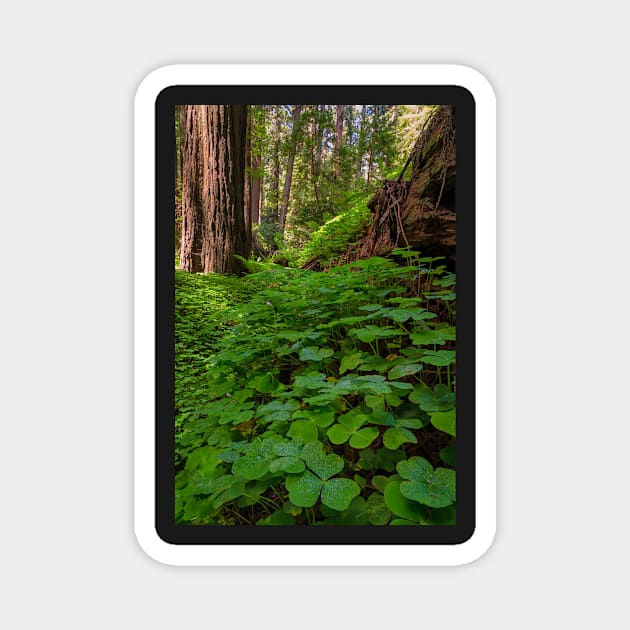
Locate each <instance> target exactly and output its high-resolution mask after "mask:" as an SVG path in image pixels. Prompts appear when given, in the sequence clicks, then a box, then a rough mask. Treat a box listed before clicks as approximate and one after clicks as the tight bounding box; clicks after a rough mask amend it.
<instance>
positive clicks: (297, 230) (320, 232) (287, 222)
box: [175, 105, 454, 273]
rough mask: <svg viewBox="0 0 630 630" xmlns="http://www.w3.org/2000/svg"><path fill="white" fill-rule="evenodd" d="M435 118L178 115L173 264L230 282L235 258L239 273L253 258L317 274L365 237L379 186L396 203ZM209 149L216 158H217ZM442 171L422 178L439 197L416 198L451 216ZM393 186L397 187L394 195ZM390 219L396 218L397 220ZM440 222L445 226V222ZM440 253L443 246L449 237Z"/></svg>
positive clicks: (373, 112)
mask: <svg viewBox="0 0 630 630" xmlns="http://www.w3.org/2000/svg"><path fill="white" fill-rule="evenodd" d="M439 109H440V108H438V107H435V106H424V105H256V106H244V105H236V106H178V107H177V108H176V115H175V126H176V144H177V146H176V150H177V170H176V199H175V209H176V210H175V216H176V228H175V233H176V243H175V256H176V264H177V266H178V267H179V268H181V269H183V270H186V271H195V272H198V271H204V272H209V271H215V272H223V273H240V272H242V271H244V269H245V267H246V264H247V263H245V261H244V260H242V259H249V260H250V265H249V267H250V270H251V269H252V267H253V266H254V265H253V263H254V262H256V261H261V260H266V261H271V262H273V263H277V264H281V265H284V266H302V265H305V264H308V263H309V262H311V264H313V263H314V268H317V267H319V266H320V265H321V264H324V265H325V264H327V263H328V261H330V259H333V258H335V257H337V256H340V255H342V254H344V253H345V252H346V251H347V249H348V247H349V246H351V245H352V244H353V243H354V242H356V241H357V240H358V239H359V238H361V237H363V236H364V235H365V233H366V232H367V230H368V227H369V225H370V223H371V222H372V219H373V212H374V211H375V210H376V205H377V203H376V200H373V201H372V203H370V199H372V197H373V196H374V193H375V192H376V191H377V190H379V189H381V188H383V186H384V183H385V182H386V181H390V180H391V181H392V184H390V187H389V190H388V191H387V194H388V195H390V196H393V197H398V200H399V201H400V202H401V203H402V202H404V201H405V198H406V196H407V193H408V190H409V182H410V180H411V179H412V176H413V174H414V172H417V171H419V167H420V164H419V163H415V164H412V166H413V167H414V168H407V167H408V165H409V163H410V162H411V161H412V157H413V150H414V147H417V145H418V140H419V138H420V135H421V131H422V130H423V129H425V128H426V126H427V122H428V121H430V119H431V118H439V116H437V117H436V116H435V114H439V111H438V110H439ZM450 120H451V118H449V121H450ZM425 130H426V129H425ZM212 134H214V137H211V136H212ZM453 138H454V131H453ZM440 140H442V138H440ZM427 144H433V145H435V144H436V143H435V142H432V143H426V142H425V149H426V145H427ZM438 144H440V147H441V146H442V143H438ZM208 146H209V147H210V153H212V152H213V151H215V149H216V155H213V156H210V154H209V153H208V151H207V147H208ZM429 148H430V147H429ZM221 151H224V152H227V153H225V154H221V155H219V152H221ZM451 151H452V153H453V155H452V156H451V160H452V162H453V164H452V169H451V170H452V173H449V179H450V180H454V148H453V147H451ZM418 157H420V156H416V162H418V160H417V158H418ZM423 157H424V158H425V159H426V151H425V155H424V156H423ZM445 162H447V160H446V159H445V158H444V157H443V158H442V161H441V162H439V163H438V164H437V167H436V168H437V170H436V169H434V170H435V173H434V174H433V180H434V181H435V182H436V183H437V185H438V186H440V187H441V188H442V194H441V195H439V193H438V191H437V190H432V191H429V192H427V191H425V190H423V191H421V193H422V194H421V197H423V198H431V199H432V203H433V205H434V206H435V207H437V206H439V205H440V203H442V205H445V206H449V205H450V206H451V207H452V205H453V201H454V200H453V199H449V195H450V193H449V190H451V189H454V184H453V182H449V185H448V186H446V193H445V190H444V189H445V186H444V180H445V175H446V172H445ZM223 164H227V165H228V166H229V169H231V170H230V172H227V171H225V170H224V171H222V172H219V171H217V170H216V168H215V166H216V165H219V166H220V165H223ZM220 167H221V166H220ZM221 168H222V167H221ZM241 181H242V187H241V185H240V182H241ZM395 181H398V182H399V186H398V187H396V186H394V184H393V182H395ZM401 181H402V182H407V183H406V184H402V187H401V185H400V182H401ZM221 187H223V188H222V189H221ZM434 188H435V186H434ZM439 197H441V199H439ZM217 199H220V200H221V204H222V205H221V208H220V210H219V209H217V210H216V211H214V212H213V213H212V216H211V217H210V216H208V215H207V214H206V215H204V212H207V210H208V208H210V207H211V206H212V205H213V203H215V202H216V200H217ZM436 202H437V203H436ZM425 205H426V204H425ZM237 207H238V209H237ZM241 208H242V209H241ZM402 209H403V208H402V207H400V208H398V209H397V213H398V215H400V211H401V210H402ZM424 210H427V208H426V207H425V208H424ZM227 215H230V216H229V217H227ZM451 218H452V219H453V221H454V215H453V217H451ZM398 221H400V216H399V217H398ZM453 225H454V223H453ZM409 231H410V230H409V227H407V230H404V229H403V228H402V226H399V229H398V233H399V234H398V238H394V239H393V240H394V241H397V242H392V243H389V245H390V247H389V249H390V250H391V249H393V248H394V247H395V246H397V245H409V244H413V243H414V242H416V241H418V238H414V234H413V228H412V229H411V232H410V234H409V235H408V234H407V232H409ZM432 231H433V232H435V230H434V229H433V230H432ZM207 232H211V233H207ZM410 237H411V243H410V240H409V238H410ZM375 238H376V235H375ZM377 240H378V239H377ZM420 240H421V239H420ZM405 241H406V242H405ZM204 242H205V244H204ZM417 244H419V245H424V246H425V247H424V249H425V251H426V246H428V245H429V244H428V243H422V242H419V243H417ZM381 245H385V244H383V243H381ZM450 245H454V234H453V239H452V242H451V243H450ZM379 249H380V250H381V251H366V252H363V253H364V254H367V256H364V257H368V256H369V255H371V254H373V253H383V249H384V247H382V246H381V247H380V248H379ZM437 253H443V252H437ZM235 256H236V257H235Z"/></svg>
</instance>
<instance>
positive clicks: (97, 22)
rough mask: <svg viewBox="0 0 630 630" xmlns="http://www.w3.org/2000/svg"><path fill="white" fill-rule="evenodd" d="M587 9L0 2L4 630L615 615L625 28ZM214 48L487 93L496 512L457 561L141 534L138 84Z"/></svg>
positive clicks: (621, 442) (559, 623)
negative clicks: (493, 202)
mask: <svg viewBox="0 0 630 630" xmlns="http://www.w3.org/2000/svg"><path fill="white" fill-rule="evenodd" d="M578 5H579V6H578ZM583 5H586V3H568V2H555V3H554V2H549V1H547V2H534V1H532V2H528V3H520V4H517V3H506V2H504V3H498V2H497V3H494V2H484V1H481V0H477V1H476V2H469V1H468V2H455V1H452V2H448V3H430V4H426V5H425V4H423V3H419V2H417V0H415V1H413V2H409V1H405V0H399V2H395V3H382V2H370V1H364V2H362V3H347V6H346V5H345V4H342V3H341V2H339V1H335V2H330V1H327V0H320V1H319V2H317V3H298V2H295V0H293V1H292V2H288V1H282V2H274V3H270V2H260V1H259V2H255V3H254V2H250V3H246V2H241V3H236V2H233V3H222V5H221V6H214V5H213V3H211V2H208V1H206V2H179V3H174V2H170V3H166V2H153V3H148V2H142V3H140V2H138V3H134V4H133V5H132V4H131V3H124V4H123V3H117V2H110V3H107V4H95V3H85V2H81V3H80V2H67V1H65V2H64V1H63V0H61V1H59V2H56V3H43V2H31V3H21V4H19V5H18V4H13V5H11V7H10V8H8V9H7V8H5V9H3V15H2V18H1V19H0V24H1V26H0V29H1V31H2V36H1V38H0V46H1V47H2V55H1V57H0V58H1V60H2V61H1V63H2V74H1V78H2V92H3V96H2V98H1V99H0V108H1V112H0V113H1V119H0V120H1V121H2V132H1V140H0V142H1V145H2V164H1V165H0V166H1V168H0V176H1V177H2V182H3V185H2V205H1V208H2V236H3V239H2V240H3V254H4V263H3V265H2V276H3V281H2V289H3V298H4V299H3V305H2V308H1V309H0V313H1V317H2V324H1V326H0V334H1V335H2V339H1V346H0V348H1V350H0V352H1V357H2V379H1V381H0V382H1V387H2V420H3V425H2V428H3V430H2V456H1V457H0V466H1V467H2V481H3V489H2V508H3V510H2V513H3V517H2V555H1V561H0V567H1V568H0V571H1V572H2V579H3V598H2V599H3V605H2V609H1V612H0V619H1V620H2V621H3V625H4V626H5V627H8V628H40V627H42V628H48V627H53V628H56V627H59V628H101V627H102V628H111V627H134V626H138V627H140V626H142V627H154V628H157V627H159V628H190V627H199V626H202V627H203V626H205V627H230V628H231V627H239V628H240V627H243V628H247V627H274V628H278V627H282V628H289V627H291V628H295V627H306V628H321V627H330V626H334V627H356V628H362V627H374V628H384V627H388V628H393V627H414V628H426V627H439V626H440V625H441V626H443V627H466V626H470V625H472V626H473V627H481V625H482V624H483V625H484V626H486V627H492V628H494V627H510V628H531V627H537V628H541V627H542V628H547V627H571V628H575V627H606V626H609V627H616V628H617V627H621V626H622V625H625V623H627V613H626V606H625V605H624V602H623V601H622V596H623V595H625V594H626V591H627V588H624V589H623V590H622V583H623V581H624V578H625V577H626V575H627V561H628V545H627V531H626V530H627V514H628V510H627V495H628V491H627V487H626V486H627V484H626V480H627V468H626V467H625V466H624V456H625V453H626V452H627V448H624V447H625V444H626V443H627V438H628V418H629V414H628V406H627V402H626V398H627V395H626V394H627V390H628V378H627V376H628V375H627V367H626V356H627V354H628V350H629V343H628V333H627V321H628V315H629V313H628V306H627V301H626V300H625V297H626V296H625V293H626V292H627V280H626V278H625V273H624V271H625V270H626V269H627V263H626V254H627V250H628V246H627V227H628V221H627V212H628V198H627V186H626V182H627V179H628V174H627V171H628V160H627V155H628V151H627V142H628V136H629V134H628V131H629V129H628V127H629V125H628V113H627V107H628V103H627V100H626V96H627V94H628V89H627V69H626V66H625V63H624V57H626V58H627V56H628V46H627V44H626V43H625V42H626V41H627V38H626V35H627V33H626V26H627V24H626V20H624V19H623V17H624V16H623V13H622V11H621V9H619V8H617V7H622V6H623V5H622V4H620V3H616V2H606V1H601V2H598V3H596V4H594V5H593V6H592V7H591V6H588V8H584V6H583ZM225 61H230V62H238V61H240V62H252V61H257V62H283V61H284V62H287V61H303V62H307V61H311V62H339V61H344V62H417V63H418V62H419V63H421V62H450V63H462V64H466V65H470V66H472V67H474V68H476V69H478V70H480V71H481V72H483V73H484V74H485V75H486V77H487V78H488V79H489V80H490V81H491V83H492V84H493V85H494V88H495V91H496V94H497V98H498V104H499V109H498V117H499V128H498V129H499V136H498V137H499V146H498V156H499V160H498V163H499V171H498V181H499V188H498V192H499V195H498V200H499V244H498V246H499V288H498V292H499V304H500V308H499V317H500V324H499V348H500V350H499V373H500V380H499V392H500V394H499V421H500V425H499V427H500V428H499V504H498V505H499V508H498V513H499V529H498V535H497V538H496V541H495V544H494V546H493V547H492V548H491V550H490V551H489V552H488V553H487V554H486V555H485V556H484V557H483V558H482V559H480V560H479V561H477V562H476V563H474V564H472V565H469V566H466V567H461V568H452V569H451V568H449V569H435V568H433V569H429V568H424V569H418V568H416V569H352V568H338V569H334V570H333V569H311V568H300V569H282V568H275V569H216V568H215V569H207V568H180V569H176V568H171V567H166V566H162V565H159V564H157V563H156V562H154V561H152V560H150V559H149V558H147V557H146V556H144V554H143V553H142V552H141V551H140V550H139V548H138V547H137V545H136V543H135V540H134V538H133V535H132V495H131V488H132V485H131V484H132V467H131V466H132V441H131V438H132V406H131V405H132V380H131V370H132V355H131V347H132V310H131V303H132V178H133V173H132V99H133V95H134V91H135V88H136V86H137V84H138V83H139V82H140V81H141V79H142V78H143V77H144V76H145V75H146V74H147V73H148V72H149V71H150V70H152V69H154V68H156V67H158V66H162V65H167V64H171V63H176V62H180V63H181V62H197V63H198V62H225ZM481 351H483V349H481ZM479 376H480V378H483V375H479ZM626 586H627V585H626Z"/></svg>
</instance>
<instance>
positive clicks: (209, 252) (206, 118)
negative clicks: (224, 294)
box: [180, 105, 250, 273]
mask: <svg viewBox="0 0 630 630" xmlns="http://www.w3.org/2000/svg"><path fill="white" fill-rule="evenodd" d="M246 130H247V107H246V106H245V105H187V106H186V125H185V135H184V142H183V172H182V192H183V195H182V196H183V208H182V214H183V220H182V246H181V253H180V266H181V268H182V269H184V270H185V271H192V272H199V271H202V272H206V273H208V272H214V273H238V272H240V271H241V270H242V266H241V263H240V262H239V261H238V260H237V259H236V258H235V257H234V254H238V255H240V256H244V257H246V256H247V255H248V253H249V247H250V244H249V242H248V238H247V232H246V228H245V217H244V187H245V145H246Z"/></svg>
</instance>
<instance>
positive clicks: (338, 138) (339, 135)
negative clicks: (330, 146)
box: [335, 105, 344, 177]
mask: <svg viewBox="0 0 630 630" xmlns="http://www.w3.org/2000/svg"><path fill="white" fill-rule="evenodd" d="M343 109H344V106H343V105H337V125H336V135H335V177H339V175H341V146H342V144H343Z"/></svg>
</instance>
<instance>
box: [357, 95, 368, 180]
mask: <svg viewBox="0 0 630 630" xmlns="http://www.w3.org/2000/svg"><path fill="white" fill-rule="evenodd" d="M366 110H367V106H366V105H362V106H361V123H360V125H359V139H358V142H357V145H358V153H359V155H358V159H357V169H356V171H355V173H354V177H355V179H359V178H360V177H361V174H362V172H363V154H364V151H365V119H366V117H367V114H366Z"/></svg>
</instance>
